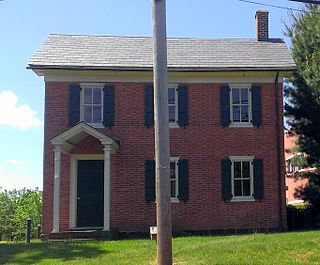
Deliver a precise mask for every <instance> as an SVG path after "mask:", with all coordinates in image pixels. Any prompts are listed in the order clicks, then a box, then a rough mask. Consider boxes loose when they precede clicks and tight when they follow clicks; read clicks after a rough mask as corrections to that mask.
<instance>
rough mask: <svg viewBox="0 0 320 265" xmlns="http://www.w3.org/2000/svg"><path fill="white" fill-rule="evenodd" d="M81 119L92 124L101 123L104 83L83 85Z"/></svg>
mask: <svg viewBox="0 0 320 265" xmlns="http://www.w3.org/2000/svg"><path fill="white" fill-rule="evenodd" d="M81 87H82V94H81V120H82V121H84V122H86V123H91V124H101V123H102V117H103V112H102V111H103V109H102V108H103V107H102V102H103V92H102V85H99V84H84V85H81Z"/></svg>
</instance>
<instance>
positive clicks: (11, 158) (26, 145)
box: [0, 0, 299, 189]
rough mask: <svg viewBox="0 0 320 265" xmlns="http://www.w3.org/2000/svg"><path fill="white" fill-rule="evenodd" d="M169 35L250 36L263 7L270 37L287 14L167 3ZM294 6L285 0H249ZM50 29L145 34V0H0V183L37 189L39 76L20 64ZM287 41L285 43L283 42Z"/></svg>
mask: <svg viewBox="0 0 320 265" xmlns="http://www.w3.org/2000/svg"><path fill="white" fill-rule="evenodd" d="M166 2H167V3H166V4H167V33H168V36H174V37H206V38H220V37H244V38H247V37H248V38H254V37H255V20H254V15H255V11H256V10H258V9H264V10H265V9H267V10H269V11H270V37H282V38H283V37H284V36H283V33H282V32H283V29H284V25H283V21H285V22H287V23H288V22H289V19H288V11H286V10H282V9H276V8H271V7H266V6H261V5H254V4H249V3H244V2H240V1H238V0H223V1H213V0H188V1H185V0H167V1H166ZM257 2H262V3H266V4H274V5H281V6H289V7H294V8H297V7H299V4H298V3H294V2H289V1H287V0H278V1H275V0H257ZM50 33H65V34H95V35H133V36H151V35H152V19H151V0H136V1H133V0H90V1H88V0H87V1H86V0H67V1H66V0H45V1H44V0H5V1H0V36H1V39H0V136H1V137H0V187H2V188H3V189H14V188H18V189H20V188H23V187H28V188H35V187H39V188H40V189H42V152H43V151H42V147H43V105H44V82H43V78H42V77H38V76H36V75H35V74H34V73H33V72H32V71H31V70H27V69H26V66H27V62H28V60H29V59H30V58H31V56H32V54H33V53H34V52H35V51H36V50H37V49H38V48H39V47H40V45H41V43H42V42H43V41H44V40H45V39H46V38H47V36H48V35H49V34H50ZM288 45H289V43H288Z"/></svg>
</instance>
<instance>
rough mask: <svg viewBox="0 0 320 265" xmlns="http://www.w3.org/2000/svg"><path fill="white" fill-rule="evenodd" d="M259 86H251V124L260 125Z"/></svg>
mask: <svg viewBox="0 0 320 265" xmlns="http://www.w3.org/2000/svg"><path fill="white" fill-rule="evenodd" d="M261 116H262V115H261V87H259V86H253V87H252V124H253V125H256V126H258V127H259V126H260V125H261Z"/></svg>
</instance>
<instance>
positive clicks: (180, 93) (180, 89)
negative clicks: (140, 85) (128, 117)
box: [144, 84, 189, 128]
mask: <svg viewBox="0 0 320 265" xmlns="http://www.w3.org/2000/svg"><path fill="white" fill-rule="evenodd" d="M144 92H145V116H144V124H145V125H146V126H148V128H149V127H151V126H153V125H154V89H153V84H146V85H145V89H144ZM188 105H189V104H188V87H187V86H185V85H181V84H179V85H176V84H169V86H168V114H169V115H168V116H169V117H168V119H169V126H170V127H171V128H177V127H186V126H187V125H188V124H189V122H188V120H189V110H188V109H189V107H188Z"/></svg>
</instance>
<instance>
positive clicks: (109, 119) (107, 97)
mask: <svg viewBox="0 0 320 265" xmlns="http://www.w3.org/2000/svg"><path fill="white" fill-rule="evenodd" d="M114 93H115V92H114V86H113V85H108V84H106V85H105V86H104V88H103V125H104V126H106V127H111V126H113V125H114V112H115V107H114Z"/></svg>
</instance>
